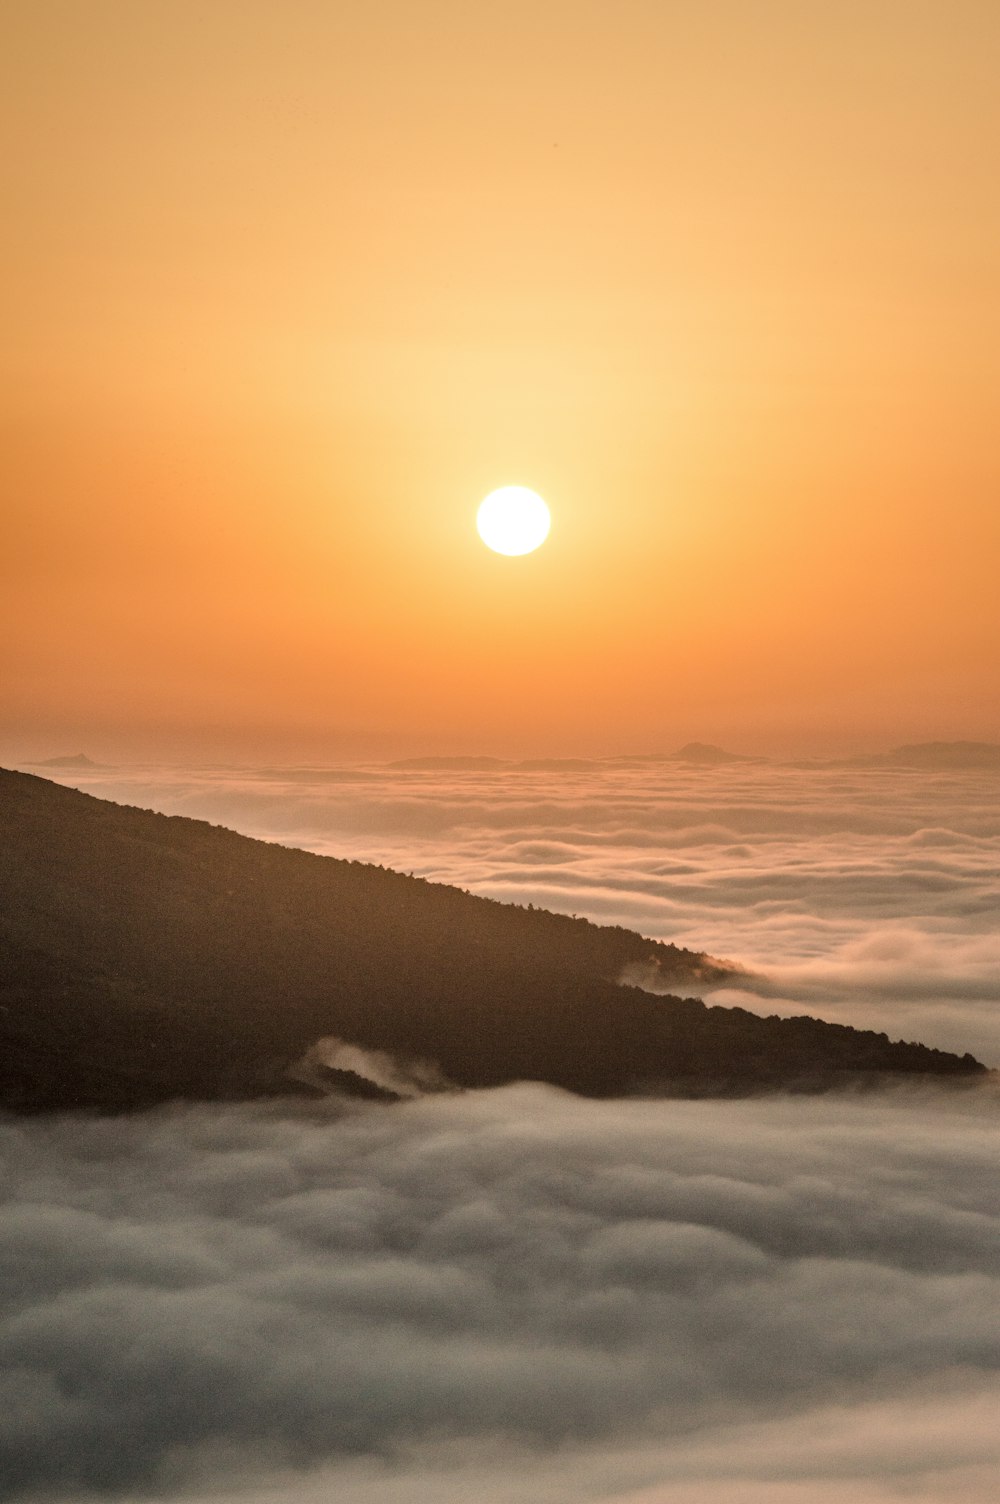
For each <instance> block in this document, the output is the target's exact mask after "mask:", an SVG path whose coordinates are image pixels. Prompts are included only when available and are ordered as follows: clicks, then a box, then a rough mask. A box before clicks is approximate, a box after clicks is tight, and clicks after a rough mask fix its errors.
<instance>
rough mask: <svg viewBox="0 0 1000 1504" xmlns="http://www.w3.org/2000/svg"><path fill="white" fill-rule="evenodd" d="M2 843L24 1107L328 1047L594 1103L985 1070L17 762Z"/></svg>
mask: <svg viewBox="0 0 1000 1504" xmlns="http://www.w3.org/2000/svg"><path fill="white" fill-rule="evenodd" d="M0 841H2V845H0V945H2V953H3V961H4V974H3V976H2V979H0V1043H2V1048H3V1054H2V1058H0V1104H2V1105H6V1106H8V1107H13V1108H21V1109H40V1108H67V1107H79V1106H92V1107H98V1108H102V1109H115V1108H131V1107H136V1106H143V1105H147V1104H149V1103H153V1102H158V1101H164V1100H167V1099H170V1098H173V1097H189V1098H207V1099H222V1098H233V1099H243V1098H248V1097H253V1096H257V1095H267V1094H275V1093H279V1092H287V1091H289V1090H292V1089H294V1087H293V1086H292V1084H291V1080H290V1077H289V1075H288V1072H289V1071H290V1070H291V1069H293V1068H294V1067H295V1066H296V1064H297V1062H300V1061H301V1060H302V1058H303V1056H304V1055H305V1054H306V1052H308V1051H309V1050H310V1049H311V1047H312V1046H314V1045H315V1043H316V1041H317V1040H318V1039H321V1038H323V1037H327V1036H336V1037H338V1038H339V1039H342V1040H346V1041H350V1042H352V1043H355V1044H358V1045H361V1046H363V1047H365V1048H366V1049H371V1050H380V1051H385V1052H389V1053H391V1054H393V1055H397V1056H400V1057H403V1058H404V1059H405V1058H411V1059H418V1058H419V1059H423V1060H430V1061H433V1062H434V1063H435V1065H436V1066H437V1067H438V1068H439V1069H440V1071H441V1072H442V1073H443V1075H444V1076H445V1077H446V1078H447V1079H448V1080H450V1081H451V1082H454V1083H456V1084H459V1085H468V1086H488V1085H496V1084H500V1083H502V1082H505V1081H511V1080H515V1079H523V1078H532V1079H538V1080H544V1081H548V1082H551V1083H553V1084H556V1085H559V1086H563V1087H567V1088H569V1089H571V1090H575V1091H579V1092H585V1093H589V1094H593V1095H618V1094H623V1093H627V1092H630V1091H635V1090H640V1089H654V1090H656V1089H664V1090H667V1089H669V1090H673V1091H682V1092H686V1093H705V1092H717V1091H734V1090H753V1089H757V1088H759V1087H761V1086H767V1085H778V1084H802V1083H805V1084H816V1083H826V1082H829V1081H831V1080H833V1079H834V1078H839V1077H842V1076H843V1075H844V1073H845V1072H846V1073H851V1074H856V1073H858V1072H864V1073H871V1072H873V1071H876V1072H877V1071H896V1072H899V1071H903V1072H912V1071H930V1072H935V1073H944V1074H967V1073H969V1072H974V1071H977V1070H981V1069H982V1067H980V1066H978V1064H977V1062H975V1061H973V1060H972V1059H971V1057H969V1056H966V1057H964V1058H963V1059H959V1058H958V1057H956V1056H953V1055H947V1054H944V1053H942V1052H940V1051H934V1050H927V1049H925V1048H924V1047H923V1046H920V1045H893V1044H890V1043H889V1041H888V1040H887V1039H886V1038H885V1036H884V1035H877V1034H871V1033H862V1032H859V1031H856V1030H853V1029H849V1028H845V1027H843V1026H840V1025H832V1024H823V1023H819V1022H817V1021H816V1020H813V1019H806V1018H803V1019H792V1020H781V1019H776V1018H772V1019H760V1018H757V1017H756V1016H755V1015H753V1014H750V1013H746V1012H744V1011H743V1010H742V1009H724V1008H707V1007H706V1006H705V1005H704V1003H702V1002H700V1001H699V1000H697V999H686V1000H682V999H680V998H677V997H670V996H667V997H654V996H651V995H650V994H648V993H645V992H641V991H638V990H637V989H634V988H631V987H621V986H618V985H617V984H616V982H615V980H614V979H615V978H616V977H618V976H619V975H621V973H622V970H623V968H624V967H625V966H627V965H629V964H634V963H636V962H641V963H645V964H647V965H648V964H652V965H653V966H654V967H656V968H658V971H659V975H660V980H661V981H662V980H666V981H668V982H670V981H673V983H674V984H675V985H677V986H679V987H685V986H694V985H705V984H709V985H710V984H711V983H712V982H718V981H722V980H724V978H725V976H726V975H727V973H726V971H725V969H724V968H722V967H720V966H719V965H718V964H717V963H715V962H712V961H711V960H710V959H709V958H707V957H705V956H702V955H698V954H696V953H694V952H691V951H685V950H680V949H678V948H677V947H675V946H671V945H663V944H658V943H655V942H653V941H650V940H646V939H643V938H642V937H641V936H639V935H636V934H634V933H633V932H631V931H629V930H625V929H621V928H613V927H605V926H598V925H594V924H590V923H589V922H588V921H586V920H579V919H570V918H568V917H565V916H562V915H556V914H550V913H547V912H546V911H544V910H533V909H530V908H529V909H521V908H515V907H513V906H509V905H504V904H499V903H495V902H493V901H491V900H488V899H484V898H477V897H474V896H472V895H470V894H467V893H464V892H462V891H461V890H460V889H458V888H452V887H446V886H444V885H439V884H432V883H427V882H424V881H423V880H421V879H419V878H412V877H405V876H403V875H402V874H400V873H397V872H392V871H388V870H384V869H382V868H381V867H375V866H370V865H366V864H363V863H358V862H348V861H341V860H338V859H334V858H331V857H325V856H315V855H313V854H311V853H309V852H304V851H297V850H292V849H289V848H286V847H282V846H277V845H272V844H269V843H267V842H263V841H255V840H251V839H249V838H248V837H245V836H240V835H237V834H235V833H234V832H232V831H229V830H225V829H223V828H222V827H217V826H212V825H208V824H206V823H205V822H203V821H198V820H189V819H185V818H182V817H178V816H174V817H168V816H166V815H157V814H153V813H151V812H149V811H147V810H138V809H133V808H130V807H127V806H121V805H115V804H111V803H108V802H106V801H104V800H100V799H95V798H93V797H91V796H90V795H87V794H83V793H80V792H78V791H77V790H74V789H68V788H64V787H62V786H61V785H59V784H55V783H51V782H48V781H46V780H44V779H40V778H37V777H34V776H33V775H31V774H25V773H12V772H0ZM341 1075H342V1076H344V1075H345V1073H343V1072H341ZM340 1084H344V1082H343V1081H341V1082H340ZM301 1089H304V1088H301Z"/></svg>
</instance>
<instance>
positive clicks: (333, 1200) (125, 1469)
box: [0, 1085, 1000, 1504]
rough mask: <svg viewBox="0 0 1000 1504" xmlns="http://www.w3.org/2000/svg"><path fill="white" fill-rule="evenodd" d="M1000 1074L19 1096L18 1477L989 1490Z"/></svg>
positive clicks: (695, 1497)
mask: <svg viewBox="0 0 1000 1504" xmlns="http://www.w3.org/2000/svg"><path fill="white" fill-rule="evenodd" d="M998 1108H1000V1101H998V1097H997V1093H996V1088H995V1087H994V1086H992V1085H986V1086H983V1087H980V1088H978V1089H975V1088H970V1089H968V1090H966V1091H963V1092H960V1093H954V1092H947V1091H945V1092H940V1091H936V1090H934V1089H933V1088H922V1089H914V1090H906V1089H902V1088H901V1089H899V1090H897V1091H894V1092H892V1093H890V1094H888V1095H886V1094H882V1095H877V1096H865V1097H852V1098H836V1097H825V1098H821V1099H786V1098H778V1097H775V1098H770V1099H765V1100H758V1101H749V1102H748V1101H743V1102H667V1103H662V1102H624V1103H623V1102H616V1103H594V1102H586V1101H582V1100H579V1099H575V1098H572V1097H569V1096H565V1095H563V1094H561V1093H558V1092H554V1091H551V1090H548V1089H543V1088H539V1087H531V1086H525V1087H514V1088H508V1089H505V1090H503V1091H497V1092H489V1093H469V1094H465V1095H461V1096H434V1097H428V1098H424V1099H422V1100H420V1101H418V1102H414V1103H412V1104H407V1105H405V1106H393V1107H382V1106H358V1105H353V1106H350V1107H348V1106H346V1105H341V1104H337V1103H331V1104H330V1106H329V1108H328V1109H326V1110H325V1111H324V1110H321V1109H306V1108H303V1107H301V1106H299V1107H295V1106H293V1105H291V1104H277V1105H272V1106H270V1107H268V1108H237V1107H233V1108H185V1109H177V1110H164V1111H160V1112H156V1113H153V1114H150V1115H146V1116H136V1117H132V1118H125V1119H115V1120H100V1119H91V1120H85V1119H74V1118H55V1119H50V1120H32V1121H16V1122H13V1121H7V1122H6V1123H4V1124H3V1125H2V1140H3V1159H4V1161H5V1163H6V1165H7V1168H8V1187H7V1190H6V1192H5V1199H4V1204H3V1211H2V1217H0V1258H2V1264H3V1278H2V1280H0V1291H2V1302H3V1305H2V1321H0V1361H2V1369H3V1372H4V1375H5V1379H4V1404H3V1406H2V1407H0V1473H2V1475H3V1476H4V1478H5V1479H6V1488H7V1492H8V1496H9V1497H14V1498H18V1499H34V1500H40V1499H44V1500H46V1501H48V1504H51V1501H54V1500H63V1499H69V1500H80V1501H83V1500H84V1499H94V1498H96V1499H99V1500H103V1499H111V1498H127V1499H129V1500H138V1499H139V1498H145V1497H152V1498H154V1499H157V1500H159V1499H168V1498H169V1499H174V1498H197V1499H204V1500H207V1499H209V1498H212V1499H213V1500H216V1501H218V1499H219V1498H222V1499H226V1500H232V1501H237V1500H238V1501H241V1504H243V1501H246V1504H250V1501H255V1504H264V1501H265V1500H267V1501H268V1504H277V1501H280V1504H305V1501H309V1504H313V1501H316V1504H318V1501H319V1500H320V1499H328V1498H336V1499H337V1500H338V1504H375V1501H376V1500H378V1501H380V1504H381V1501H389V1504H397V1501H398V1504H404V1501H406V1504H420V1501H424V1500H426V1501H428V1504H430V1501H431V1500H434V1501H435V1504H450V1501H452V1500H455V1501H457V1500H459V1499H463V1500H464V1499H467V1498H470V1497H475V1498H476V1499H477V1500H480V1501H483V1504H515V1501H517V1504H522V1501H523V1504H528V1501H529V1500H530V1501H532V1504H536V1501H542V1504H544V1501H551V1504H556V1501H558V1504H564V1501H565V1504H571V1501H573V1504H575V1501H577V1500H580V1499H591V1500H595V1501H596V1500H602V1501H609V1500H616V1501H622V1504H623V1501H625V1500H629V1501H632V1504H640V1501H642V1504H654V1501H664V1504H723V1501H724V1500H725V1501H727V1504H728V1501H730V1500H733V1499H739V1500H740V1501H741V1504H743V1501H748V1500H749V1501H752V1504H757V1501H760V1504H763V1501H764V1500H767V1501H769V1504H771V1501H775V1500H777V1501H779V1504H820V1501H822V1504H841V1501H844V1504H847V1501H848V1500H852V1501H855V1500H858V1499H861V1500H862V1501H864V1500H871V1501H875V1500H883V1499H895V1498H903V1497H905V1498H916V1499H921V1500H935V1501H945V1500H947V1501H949V1504H950V1501H952V1500H954V1501H956V1504H957V1501H958V1500H959V1499H963V1500H970V1499H971V1500H976V1501H978V1500H983V1501H985V1500H986V1499H987V1498H989V1497H992V1496H993V1495H992V1494H991V1490H990V1487H989V1483H990V1480H992V1485H993V1490H994V1491H995V1487H996V1484H997V1482H998V1481H1000V1441H998V1439H997V1438H998V1437H1000V1425H998V1424H997V1421H1000V1406H998V1405H997V1401H996V1393H997V1390H996V1379H997V1368H998V1366H1000V1217H998V1197H997V1170H996V1124H997V1113H998Z"/></svg>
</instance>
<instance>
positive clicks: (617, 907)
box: [45, 762, 1000, 1065]
mask: <svg viewBox="0 0 1000 1504" xmlns="http://www.w3.org/2000/svg"><path fill="white" fill-rule="evenodd" d="M45 771H46V773H47V774H49V775H53V776H58V777H60V778H62V780H63V781H64V782H69V783H72V784H73V785H74V786H75V787H79V788H83V789H86V790H87V791H88V792H90V793H94V794H98V795H101V796H102V797H106V798H111V799H117V800H121V801H122V802H125V803H131V804H137V805H141V806H144V807H147V808H153V809H159V810H162V811H165V812H166V813H168V814H187V815H192V816H195V817H197V818H199V819H207V820H212V821H215V822H217V823H220V824H226V825H230V826H232V827H233V828H234V829H236V830H240V831H243V832H244V833H245V834H248V835H256V836H264V837H268V838H270V839H274V840H280V841H284V842H286V843H287V844H289V845H298V846H305V847H308V848H309V849H311V850H315V851H325V852H329V853H330V854H333V855H338V856H351V857H358V858H361V859H363V860H368V861H375V862H383V863H385V864H386V865H390V866H394V867H398V868H400V869H401V870H403V871H412V872H416V873H418V874H419V875H421V876H426V877H430V878H434V879H436V880H439V881H442V882H449V883H455V884H457V885H459V886H461V887H467V888H470V889H471V890H472V891H474V892H477V893H484V894H487V895H489V896H491V897H495V898H500V899H504V900H506V901H509V902H512V903H534V904H536V905H541V906H543V907H545V908H550V909H554V910H557V911H559V912H564V913H576V914H581V915H585V916H586V917H588V918H590V919H593V920H595V921H597V922H599V923H600V922H604V923H617V924H624V925H626V926H628V927H629V928H632V929H637V930H639V931H641V932H642V933H643V934H647V935H650V936H652V937H653V938H654V939H659V940H668V941H674V942H675V943H677V944H679V945H685V946H689V947H691V948H692V949H694V950H705V951H708V952H709V953H711V954H713V955H716V956H722V957H726V958H729V959H732V960H735V961H738V962H741V963H742V964H743V965H745V966H747V967H749V968H750V969H751V970H752V972H753V973H754V975H753V976H752V977H749V978H748V979H747V982H746V985H745V987H744V988H742V989H740V990H738V991H737V990H735V989H731V990H729V991H728V992H727V993H726V994H716V996H715V997H714V999H713V1000H714V1001H716V1002H721V1003H736V1002H738V1003H742V1004H743V1005H744V1006H746V1007H749V1008H751V1009H753V1010H755V1011H759V1012H765V1013H767V1012H778V1013H801V1012H810V1013H814V1014H817V1015H819V1016H821V1017H824V1018H829V1019H832V1020H833V1021H835V1022H840V1023H849V1024H854V1025H855V1026H856V1027H859V1028H869V1029H876V1030H884V1031H886V1032H887V1033H888V1034H889V1035H890V1036H891V1037H892V1038H905V1039H920V1040H923V1041H924V1042H925V1043H927V1044H930V1045H934V1046H937V1047H938V1048H940V1049H947V1050H953V1051H956V1052H958V1053H959V1054H962V1053H964V1052H965V1051H966V1050H969V1051H971V1052H972V1054H974V1055H976V1056H977V1057H978V1058H979V1059H982V1060H984V1061H985V1062H986V1063H987V1064H988V1065H1000V928H998V926H997V920H996V916H997V913H998V912H1000V799H998V787H997V776H996V772H995V771H991V770H990V769H988V768H987V769H978V770H977V769H970V770H961V769H950V770H949V769H945V770H940V769H934V768H930V769H917V768H892V767H887V768H879V767H869V768H852V767H843V766H840V767H838V766H822V765H813V766H792V765H786V766H781V765H777V764H743V763H738V764H733V765H723V766H718V767H713V766H707V767H692V766H686V765H683V764H676V763H660V764H655V763H653V764H628V763H625V762H623V763H621V764H620V765H615V764H607V765H603V766H600V767H597V768H593V767H591V768H587V767H584V768H582V769H581V768H573V767H567V768H563V769H551V768H542V769H538V770H530V769H521V770H507V769H500V770H497V769H488V768H487V769H479V770H475V769H474V770H467V771H462V770H450V769H435V770H420V769H406V768H388V767H374V766H371V767H353V768H339V769H338V768H333V769H309V768H297V769H296V768H284V769H282V768H271V769H259V770H256V771H255V770H247V769H242V770H240V769H237V770H234V769H226V768H214V769H201V770H197V771H185V770H178V769H172V770H169V769H152V768H147V769H132V770H129V769H105V770H100V769H89V770H83V771H82V772H81V770H79V769H76V770H64V771H63V772H59V770H57V769H46V770H45Z"/></svg>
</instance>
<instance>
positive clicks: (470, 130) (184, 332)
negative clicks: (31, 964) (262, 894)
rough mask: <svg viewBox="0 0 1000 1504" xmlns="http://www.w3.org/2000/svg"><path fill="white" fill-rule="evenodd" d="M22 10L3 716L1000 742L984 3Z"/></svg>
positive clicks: (253, 1)
mask: <svg viewBox="0 0 1000 1504" xmlns="http://www.w3.org/2000/svg"><path fill="white" fill-rule="evenodd" d="M6 30H7V33H8V35H7V37H6V40H5V43H4V46H3V48H2V49H0V51H2V58H3V60H2V62H0V71H2V78H0V98H2V105H0V109H2V113H3V116H4V121H5V125H6V127H7V130H6V133H5V134H6V138H7V141H8V146H7V149H6V151H7V156H8V161H7V162H6V164H5V179H6V184H7V186H6V190H5V198H6V203H5V207H6V210H7V215H6V218H7V221H8V229H7V232H6V236H5V242H4V250H3V258H4V263H5V266H4V276H3V287H4V292H5V295H6V296H5V303H6V308H5V311H4V339H3V346H2V351H0V392H2V405H3V412H4V419H3V422H4V435H3V445H2V455H3V458H2V468H3V472H4V476H3V494H4V496H5V508H6V509H7V511H8V516H7V518H6V520H5V523H4V547H3V549H2V553H0V560H2V565H0V567H2V573H3V595H2V601H3V605H2V617H0V641H2V644H3V646H2V649H0V652H2V654H3V658H4V660H5V661H4V663H3V679H4V685H5V688H4V704H3V712H2V730H3V736H4V741H5V745H9V746H10V747H12V748H13V749H14V750H15V751H16V752H17V753H18V754H19V755H39V756H44V755H49V754H52V753H56V752H68V751H76V750H79V749H80V748H81V747H84V748H85V749H86V750H89V751H91V753H92V754H93V755H97V756H113V755H115V754H120V753H122V752H124V751H141V752H149V753H153V752H163V753H174V752H181V751H183V752H184V753H185V754H189V753H199V752H201V753H211V754H212V755H215V754H216V753H220V752H225V753H227V754H230V753H231V754H233V755H247V756H249V755H253V754H256V753H259V752H262V751H266V752H267V753H268V754H271V753H272V752H274V753H276V752H278V751H280V752H281V753H282V754H283V755H291V756H294V755H303V756H305V755H309V756H316V755H319V754H321V753H324V752H328V753H330V754H332V755H341V754H343V753H345V752H354V751H369V750H372V751H375V750H377V751H382V750H385V751H387V752H388V751H395V750H399V751H403V750H455V751H478V750H483V751H509V752H524V753H529V752H532V751H538V752H543V751H565V752H572V751H577V750H579V751H598V752H599V751H608V752H610V751H615V750H627V749H637V750H638V749H645V748H652V747H659V746H670V745H674V744H676V743H678V742H679V741H684V740H686V739H688V738H689V737H695V736H696V737H702V738H709V739H713V740H724V741H730V742H734V743H736V744H738V745H739V746H741V747H743V748H746V749H748V750H761V751H766V750H770V749H772V748H778V747H793V746H794V747H799V748H802V749H807V748H808V749H815V750H820V749H822V748H830V749H833V748H839V747H846V746H851V745H872V744H875V745H882V744H885V743H887V742H891V741H899V740H906V739H914V738H918V737H948V736H972V737H984V738H990V737H992V738H998V737H1000V694H998V678H997V660H998V654H1000V630H998V628H1000V605H998V598H1000V592H998V590H997V583H996V581H997V560H998V552H1000V550H998V545H1000V522H998V518H1000V495H998V479H1000V457H998V447H997V442H996V411H995V408H996V393H997V391H998V390H1000V357H998V349H1000V295H998V287H1000V282H998V278H997V272H996V267H997V264H998V253H1000V195H998V194H997V192H996V184H997V182H998V181H1000V160H998V158H1000V105H998V97H997V92H996V62H997V57H998V55H1000V8H998V7H997V6H996V5H995V4H994V3H992V0H948V3H922V0H900V3H892V0H865V3H857V4H855V3H852V0H842V3H838V4H837V5H835V6H830V5H827V4H820V3H810V0H797V3H792V0H784V3H783V0H770V3H769V0H728V3H727V0H718V3H711V4H694V3H684V4H672V3H669V0H655V3H654V0H641V3H640V0H624V3H617V4H615V5H614V6H612V5H611V4H607V3H605V4H593V3H587V0H574V3H572V4H569V3H551V0H550V3H545V0H542V3H538V0H535V3H532V4H527V3H519V0H515V3H511V4H507V5H504V6H502V7H501V6H495V5H489V6H487V5H485V4H482V3H478V0H471V3H470V0H465V3H457V0H449V3H434V0H422V3H420V4H413V3H404V0H369V3H367V4H365V5H352V6H346V5H337V4H330V3H321V0H290V3H283V4H280V5H279V4H276V3H273V0H269V3H258V0H213V3H212V4H210V5H207V6H206V5H204V4H200V3H198V4H195V3H189V0H169V3H160V0H143V3H142V4H135V3H134V0H128V3H125V0H123V3H117V4H116V3H109V0H93V3H90V4H87V5H81V4H77V3H49V0H32V3H30V4H28V3H16V0H15V3H14V4H13V5H11V6H9V7H8V9H7V23H6ZM508 482H517V483H521V484H525V485H529V486H532V487H534V488H536V489H537V490H539V491H540V492H541V493H542V494H543V495H544V496H545V497H546V499H547V500H548V501H549V503H550V506H551V508H552V513H553V527H552V534H551V537H550V540H549V542H548V543H547V544H546V545H545V546H544V547H543V548H542V549H541V550H540V551H539V552H538V553H537V554H535V555H532V556H530V557H527V558H522V559H506V558H500V557H498V556H495V555H492V554H490V553H488V552H487V550H486V549H485V548H484V547H483V546H482V545H481V543H480V542H479V541H478V539H477V537H476V534H475V528H474V519H475V509H476V506H477V504H478V502H479V500H480V499H481V498H482V496H483V495H484V494H485V493H486V492H487V491H489V490H491V489H493V488H494V487H495V486H498V485H501V484H505V483H508Z"/></svg>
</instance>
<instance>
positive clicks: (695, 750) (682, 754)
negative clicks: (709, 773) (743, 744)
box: [670, 742, 752, 763]
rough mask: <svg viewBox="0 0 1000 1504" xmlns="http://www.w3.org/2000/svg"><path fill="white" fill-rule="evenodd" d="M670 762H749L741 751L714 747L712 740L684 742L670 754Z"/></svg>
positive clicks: (749, 759)
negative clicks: (728, 750) (729, 750)
mask: <svg viewBox="0 0 1000 1504" xmlns="http://www.w3.org/2000/svg"><path fill="white" fill-rule="evenodd" d="M670 761H671V762H703V763H723V762H750V761H752V759H751V758H748V757H745V756H744V755H743V753H741V752H727V751H726V749H725V747H716V746H714V745H713V743H712V742H685V744H684V746H683V747H680V748H679V749H678V751H676V752H672V753H671V754H670Z"/></svg>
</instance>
